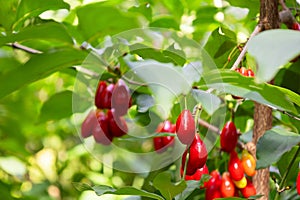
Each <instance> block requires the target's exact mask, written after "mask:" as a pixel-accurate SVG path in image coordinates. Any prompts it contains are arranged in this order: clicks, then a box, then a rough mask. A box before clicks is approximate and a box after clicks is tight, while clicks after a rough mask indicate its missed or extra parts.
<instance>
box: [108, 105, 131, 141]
mask: <svg viewBox="0 0 300 200" xmlns="http://www.w3.org/2000/svg"><path fill="white" fill-rule="evenodd" d="M107 118H108V129H109V132H110V133H111V134H112V135H113V136H114V137H122V136H123V135H126V133H127V132H128V127H127V124H126V121H125V119H124V118H123V117H120V116H116V115H115V114H114V109H111V110H108V111H107Z"/></svg>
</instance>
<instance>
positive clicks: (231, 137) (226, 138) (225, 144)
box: [220, 121, 238, 153]
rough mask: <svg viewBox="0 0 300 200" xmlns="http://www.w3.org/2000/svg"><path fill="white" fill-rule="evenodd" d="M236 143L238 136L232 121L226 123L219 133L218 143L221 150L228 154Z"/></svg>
mask: <svg viewBox="0 0 300 200" xmlns="http://www.w3.org/2000/svg"><path fill="white" fill-rule="evenodd" d="M237 141H238V134H237V130H236V127H235V125H234V123H233V122H232V121H229V122H227V123H226V124H225V125H224V127H223V129H222V132H221V136H220V142H221V149H222V150H223V151H225V152H228V153H230V152H231V151H233V150H234V148H235V147H236V144H237Z"/></svg>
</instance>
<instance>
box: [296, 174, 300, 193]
mask: <svg viewBox="0 0 300 200" xmlns="http://www.w3.org/2000/svg"><path fill="white" fill-rule="evenodd" d="M296 188H297V193H298V195H300V171H299V172H298V176H297V181H296Z"/></svg>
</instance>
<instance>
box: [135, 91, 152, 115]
mask: <svg viewBox="0 0 300 200" xmlns="http://www.w3.org/2000/svg"><path fill="white" fill-rule="evenodd" d="M136 103H137V106H138V112H142V113H144V112H147V111H148V110H149V108H151V107H152V106H154V103H155V102H154V99H153V97H152V96H150V95H147V94H141V95H139V96H137V98H136Z"/></svg>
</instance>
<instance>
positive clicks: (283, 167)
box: [277, 146, 300, 185]
mask: <svg viewBox="0 0 300 200" xmlns="http://www.w3.org/2000/svg"><path fill="white" fill-rule="evenodd" d="M298 149H299V147H298V146H295V147H293V148H292V149H291V150H290V151H288V152H286V153H285V154H283V155H282V156H281V158H280V160H279V161H278V162H277V167H278V169H279V172H280V174H281V177H283V175H284V174H285V173H288V175H287V177H286V180H285V183H283V185H287V184H288V183H289V182H294V181H295V177H296V176H297V174H298V171H299V170H298V169H299V161H300V156H299V154H298V156H297V158H296V159H295V160H293V159H294V156H295V155H296V153H297V151H298ZM292 161H293V164H292V165H291V168H290V169H288V166H289V165H290V163H291V162H292Z"/></svg>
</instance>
